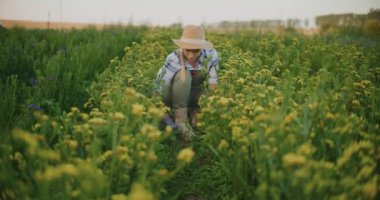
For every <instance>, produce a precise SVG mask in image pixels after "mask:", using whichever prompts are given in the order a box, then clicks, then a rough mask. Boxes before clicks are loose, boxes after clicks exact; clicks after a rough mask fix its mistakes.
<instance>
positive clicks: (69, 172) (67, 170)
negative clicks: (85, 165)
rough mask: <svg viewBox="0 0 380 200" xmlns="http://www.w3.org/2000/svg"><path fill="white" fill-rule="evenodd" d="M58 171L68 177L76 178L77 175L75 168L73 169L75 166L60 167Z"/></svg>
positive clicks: (65, 165)
mask: <svg viewBox="0 0 380 200" xmlns="http://www.w3.org/2000/svg"><path fill="white" fill-rule="evenodd" d="M60 169H61V170H62V173H64V174H66V175H69V176H76V175H77V174H78V170H77V168H75V166H74V165H72V164H64V165H61V166H60Z"/></svg>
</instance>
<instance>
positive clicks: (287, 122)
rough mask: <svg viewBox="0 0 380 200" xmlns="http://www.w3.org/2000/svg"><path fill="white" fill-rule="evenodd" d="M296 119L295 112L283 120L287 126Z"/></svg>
mask: <svg viewBox="0 0 380 200" xmlns="http://www.w3.org/2000/svg"><path fill="white" fill-rule="evenodd" d="M296 117H297V111H294V112H291V113H290V114H289V115H287V116H286V117H285V119H284V123H285V124H289V123H290V122H292V121H293V120H294V119H295V118H296Z"/></svg>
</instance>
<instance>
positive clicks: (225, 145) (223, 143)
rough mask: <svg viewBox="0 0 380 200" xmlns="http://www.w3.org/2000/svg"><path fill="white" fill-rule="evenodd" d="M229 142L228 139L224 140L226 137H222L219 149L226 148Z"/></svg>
mask: <svg viewBox="0 0 380 200" xmlns="http://www.w3.org/2000/svg"><path fill="white" fill-rule="evenodd" d="M228 146H229V145H228V142H227V141H226V140H224V139H222V140H221V141H220V143H219V145H218V149H219V150H223V149H226V148H228Z"/></svg>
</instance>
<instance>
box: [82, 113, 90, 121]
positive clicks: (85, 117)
mask: <svg viewBox="0 0 380 200" xmlns="http://www.w3.org/2000/svg"><path fill="white" fill-rule="evenodd" d="M80 116H81V117H82V119H83V120H85V121H87V120H88V119H89V118H90V116H89V115H88V114H87V113H81V114H80Z"/></svg>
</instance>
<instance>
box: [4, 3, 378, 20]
mask: <svg viewBox="0 0 380 200" xmlns="http://www.w3.org/2000/svg"><path fill="white" fill-rule="evenodd" d="M370 8H380V0H231V1H226V0H189V1H181V0H0V19H20V20H35V21H48V20H49V19H50V21H51V22H53V21H55V22H61V21H63V22H84V23H118V22H121V23H128V22H129V21H132V22H133V23H134V24H141V23H149V24H151V25H169V24H172V23H178V22H181V23H183V24H190V23H192V24H201V23H203V22H205V23H215V22H220V21H222V20H230V21H235V20H254V19H261V20H262V19H280V20H286V19H288V18H298V19H302V20H304V19H309V20H311V21H310V22H311V23H312V21H313V20H314V18H315V16H318V15H325V14H339V13H348V12H352V13H360V14H364V13H368V11H369V10H370ZM49 16H50V17H49Z"/></svg>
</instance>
